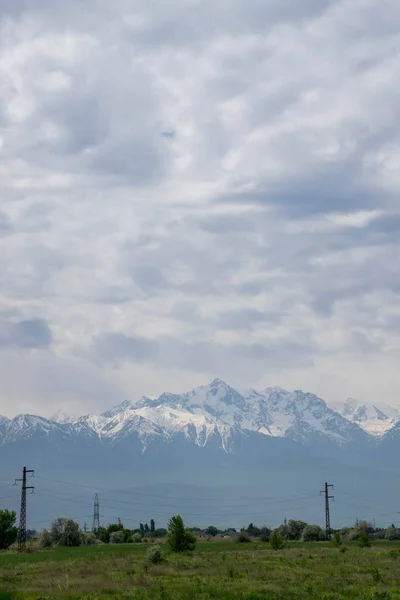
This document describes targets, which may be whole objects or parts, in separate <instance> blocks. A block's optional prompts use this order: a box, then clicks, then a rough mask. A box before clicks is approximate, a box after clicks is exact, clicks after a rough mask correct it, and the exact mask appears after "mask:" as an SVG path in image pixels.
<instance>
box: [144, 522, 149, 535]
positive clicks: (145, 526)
mask: <svg viewBox="0 0 400 600" xmlns="http://www.w3.org/2000/svg"><path fill="white" fill-rule="evenodd" d="M144 530H145V532H146V533H149V531H150V527H149V526H148V525H147V523H145V524H144Z"/></svg>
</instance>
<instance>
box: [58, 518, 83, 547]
mask: <svg viewBox="0 0 400 600" xmlns="http://www.w3.org/2000/svg"><path fill="white" fill-rule="evenodd" d="M50 536H51V541H52V545H53V546H57V545H58V546H80V545H81V543H82V536H81V532H80V530H79V525H78V523H76V522H75V521H73V520H72V519H62V518H59V519H56V520H55V521H53V524H52V526H51V531H50Z"/></svg>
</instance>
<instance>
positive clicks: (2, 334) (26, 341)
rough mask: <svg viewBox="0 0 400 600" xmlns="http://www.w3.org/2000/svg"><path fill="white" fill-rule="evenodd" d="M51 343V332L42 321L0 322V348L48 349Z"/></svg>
mask: <svg viewBox="0 0 400 600" xmlns="http://www.w3.org/2000/svg"><path fill="white" fill-rule="evenodd" d="M51 343H52V334H51V330H50V328H49V326H48V324H47V323H46V321H44V320H43V319H28V320H25V321H19V322H16V323H14V322H11V321H10V322H0V347H3V348H4V347H5V348H7V347H10V348H48V347H49V346H50V345H51Z"/></svg>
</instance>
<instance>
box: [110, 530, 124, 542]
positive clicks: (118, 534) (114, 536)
mask: <svg viewBox="0 0 400 600" xmlns="http://www.w3.org/2000/svg"><path fill="white" fill-rule="evenodd" d="M124 542H125V533H124V532H123V531H113V532H112V533H110V544H123V543H124Z"/></svg>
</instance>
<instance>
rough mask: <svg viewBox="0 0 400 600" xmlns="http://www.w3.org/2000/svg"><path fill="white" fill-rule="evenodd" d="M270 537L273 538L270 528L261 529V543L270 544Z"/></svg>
mask: <svg viewBox="0 0 400 600" xmlns="http://www.w3.org/2000/svg"><path fill="white" fill-rule="evenodd" d="M270 537H271V530H270V529H269V528H268V527H261V529H260V541H261V542H269V538H270Z"/></svg>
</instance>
